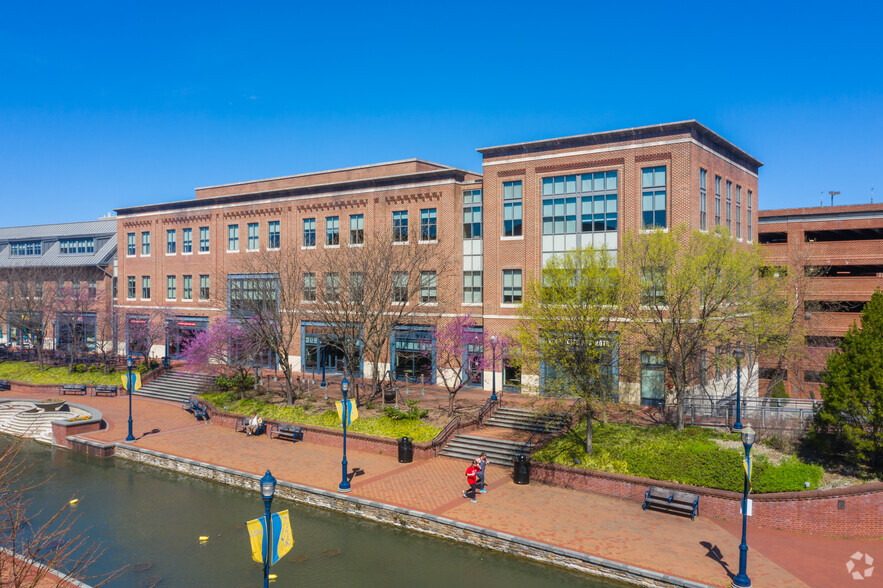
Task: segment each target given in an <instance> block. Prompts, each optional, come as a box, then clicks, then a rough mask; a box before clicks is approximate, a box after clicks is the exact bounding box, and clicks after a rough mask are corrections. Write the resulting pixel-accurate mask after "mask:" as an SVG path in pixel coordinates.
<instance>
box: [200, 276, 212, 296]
mask: <svg viewBox="0 0 883 588" xmlns="http://www.w3.org/2000/svg"><path fill="white" fill-rule="evenodd" d="M209 294H210V291H209V277H208V276H207V275H205V274H203V275H201V276H199V299H200V300H208V298H209Z"/></svg>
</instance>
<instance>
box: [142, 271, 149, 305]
mask: <svg viewBox="0 0 883 588" xmlns="http://www.w3.org/2000/svg"><path fill="white" fill-rule="evenodd" d="M141 300H150V276H141Z"/></svg>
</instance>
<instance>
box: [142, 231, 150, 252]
mask: <svg viewBox="0 0 883 588" xmlns="http://www.w3.org/2000/svg"><path fill="white" fill-rule="evenodd" d="M141 255H150V231H144V232H142V233H141Z"/></svg>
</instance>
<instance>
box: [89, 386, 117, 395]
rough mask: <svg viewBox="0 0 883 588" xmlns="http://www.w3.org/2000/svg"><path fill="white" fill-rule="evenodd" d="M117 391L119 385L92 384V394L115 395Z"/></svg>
mask: <svg viewBox="0 0 883 588" xmlns="http://www.w3.org/2000/svg"><path fill="white" fill-rule="evenodd" d="M118 393H119V386H106V385H103V384H102V385H98V386H92V396H116V395H117V394H118Z"/></svg>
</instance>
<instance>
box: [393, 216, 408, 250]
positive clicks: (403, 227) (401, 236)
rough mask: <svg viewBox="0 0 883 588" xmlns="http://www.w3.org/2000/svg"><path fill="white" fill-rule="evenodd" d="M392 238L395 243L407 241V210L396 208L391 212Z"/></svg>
mask: <svg viewBox="0 0 883 588" xmlns="http://www.w3.org/2000/svg"><path fill="white" fill-rule="evenodd" d="M392 240H393V241H395V242H396V243H406V242H407V241H408V211H407V210H396V211H394V212H393V213H392Z"/></svg>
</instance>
